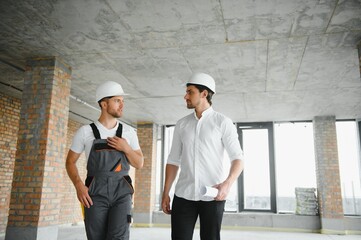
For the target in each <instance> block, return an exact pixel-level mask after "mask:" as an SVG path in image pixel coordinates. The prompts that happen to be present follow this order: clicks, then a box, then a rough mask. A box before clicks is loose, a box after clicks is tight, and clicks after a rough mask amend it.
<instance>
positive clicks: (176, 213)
mask: <svg viewBox="0 0 361 240" xmlns="http://www.w3.org/2000/svg"><path fill="white" fill-rule="evenodd" d="M225 202H226V201H210V202H206V201H189V200H186V199H184V198H179V197H177V196H176V195H174V199H173V204H172V214H171V223H172V240H192V238H193V231H194V226H195V224H196V221H197V218H198V216H199V224H200V238H201V239H202V240H220V239H221V237H220V232H221V224H222V218H223V212H224V205H225Z"/></svg>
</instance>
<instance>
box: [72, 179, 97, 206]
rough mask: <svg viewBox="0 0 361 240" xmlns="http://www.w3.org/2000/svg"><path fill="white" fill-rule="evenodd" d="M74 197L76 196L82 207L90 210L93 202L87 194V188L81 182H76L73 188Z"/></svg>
mask: <svg viewBox="0 0 361 240" xmlns="http://www.w3.org/2000/svg"><path fill="white" fill-rule="evenodd" d="M75 188H76V195H77V196H78V200H79V202H80V203H81V204H83V206H84V207H86V208H90V206H92V205H93V201H92V199H91V197H90V196H89V193H88V188H87V186H85V185H84V184H83V183H82V182H78V183H77V185H76V186H75Z"/></svg>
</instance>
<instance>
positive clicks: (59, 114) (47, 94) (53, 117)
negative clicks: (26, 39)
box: [5, 57, 71, 240]
mask: <svg viewBox="0 0 361 240" xmlns="http://www.w3.org/2000/svg"><path fill="white" fill-rule="evenodd" d="M70 74H71V69H70V67H69V66H67V65H66V64H64V63H63V62H62V61H61V60H60V59H57V58H54V57H50V58H38V59H32V60H29V61H27V66H26V70H25V79H24V91H23V95H22V102H21V110H20V122H19V132H18V142H17V152H16V155H15V166H14V174H13V183H12V190H11V200H10V210H9V218H8V225H7V229H6V236H5V239H6V240H14V239H24V240H27V239H29V240H32V239H36V240H43V239H44V240H57V237H58V227H57V225H58V218H59V209H60V199H61V189H62V177H63V176H62V172H63V168H64V159H65V155H64V154H65V147H66V137H67V123H68V114H69V95H70Z"/></svg>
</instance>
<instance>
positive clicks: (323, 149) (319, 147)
mask: <svg viewBox="0 0 361 240" xmlns="http://www.w3.org/2000/svg"><path fill="white" fill-rule="evenodd" d="M335 122H336V119H335V117H334V116H317V117H315V118H314V119H313V126H314V141H315V154H316V176H317V190H318V191H317V194H318V202H319V208H320V209H319V212H320V220H321V233H325V234H345V230H344V214H343V205H342V195H341V179H340V170H339V162H338V150H337V136H336V124H335Z"/></svg>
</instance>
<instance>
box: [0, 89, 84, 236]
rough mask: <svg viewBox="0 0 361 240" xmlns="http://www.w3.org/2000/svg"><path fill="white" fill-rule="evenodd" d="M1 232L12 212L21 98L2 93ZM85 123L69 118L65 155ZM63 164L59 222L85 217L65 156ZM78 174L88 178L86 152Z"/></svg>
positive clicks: (79, 219)
mask: <svg viewBox="0 0 361 240" xmlns="http://www.w3.org/2000/svg"><path fill="white" fill-rule="evenodd" d="M0 106H2V107H1V108H0V236H1V235H2V234H4V233H5V230H6V225H7V221H8V214H9V204H10V194H11V185H12V179H13V172H14V162H15V153H16V142H17V137H18V136H17V134H18V129H19V119H20V107H21V101H20V99H16V98H12V97H10V96H7V95H4V94H3V93H0ZM81 125H82V124H80V123H78V122H76V121H73V120H70V119H69V122H68V127H67V129H68V133H67V145H66V148H65V153H64V155H66V154H67V151H68V149H69V147H70V144H71V142H72V139H73V136H74V133H75V131H76V130H77V129H78V128H79V127H80V126H81ZM62 165H63V166H64V168H63V171H62V178H61V181H62V182H63V187H62V191H61V192H62V193H63V194H62V198H61V209H60V214H59V224H72V223H77V222H81V221H83V218H82V215H81V208H80V204H79V201H78V199H77V196H76V191H75V188H74V186H73V184H72V182H71V181H70V179H69V177H68V175H67V173H66V170H65V158H64V159H63V163H62ZM77 166H78V170H79V174H80V175H81V176H83V179H85V175H86V159H85V154H84V153H83V154H82V155H81V157H80V158H79V160H78V162H77Z"/></svg>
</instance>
